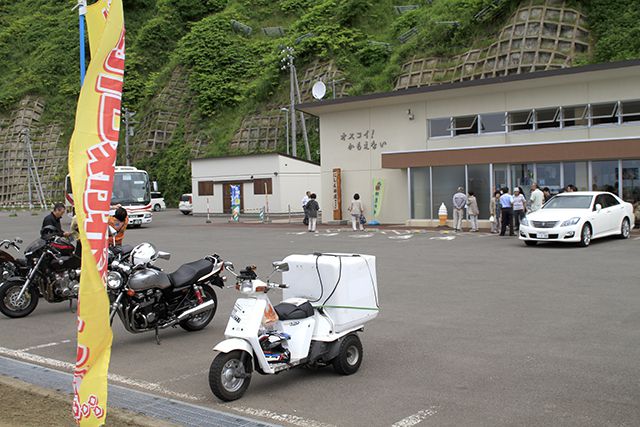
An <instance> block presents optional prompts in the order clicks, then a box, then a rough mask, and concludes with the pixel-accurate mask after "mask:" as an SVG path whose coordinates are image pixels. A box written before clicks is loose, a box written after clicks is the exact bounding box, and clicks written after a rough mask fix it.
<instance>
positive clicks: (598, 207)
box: [596, 203, 602, 212]
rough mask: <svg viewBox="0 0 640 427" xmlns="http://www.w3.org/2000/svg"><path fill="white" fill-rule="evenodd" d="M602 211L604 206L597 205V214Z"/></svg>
mask: <svg viewBox="0 0 640 427" xmlns="http://www.w3.org/2000/svg"><path fill="white" fill-rule="evenodd" d="M601 210H602V205H601V204H600V203H596V212H600V211H601Z"/></svg>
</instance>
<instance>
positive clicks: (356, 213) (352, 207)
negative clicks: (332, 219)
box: [348, 193, 364, 231]
mask: <svg viewBox="0 0 640 427" xmlns="http://www.w3.org/2000/svg"><path fill="white" fill-rule="evenodd" d="M348 210H349V213H350V214H351V227H352V228H353V231H356V230H357V229H358V228H357V226H359V227H360V231H362V230H364V225H363V224H362V221H360V217H361V216H362V214H364V207H363V206H362V202H361V201H360V195H359V194H358V193H356V194H354V195H353V200H352V201H351V203H350V204H349V209H348Z"/></svg>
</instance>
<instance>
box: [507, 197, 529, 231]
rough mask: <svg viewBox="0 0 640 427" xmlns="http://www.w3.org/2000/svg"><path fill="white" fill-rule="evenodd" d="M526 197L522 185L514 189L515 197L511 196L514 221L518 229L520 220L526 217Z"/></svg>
mask: <svg viewBox="0 0 640 427" xmlns="http://www.w3.org/2000/svg"><path fill="white" fill-rule="evenodd" d="M526 203H527V201H526V199H525V198H524V196H523V195H522V191H520V187H516V188H514V189H513V197H512V198H511V207H512V208H513V222H514V228H515V230H516V231H518V230H520V220H521V219H522V218H524V214H525V212H526Z"/></svg>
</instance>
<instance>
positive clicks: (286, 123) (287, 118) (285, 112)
mask: <svg viewBox="0 0 640 427" xmlns="http://www.w3.org/2000/svg"><path fill="white" fill-rule="evenodd" d="M280 111H282V112H284V119H285V126H286V130H287V154H290V153H289V109H288V108H287V107H282V108H281V109H280Z"/></svg>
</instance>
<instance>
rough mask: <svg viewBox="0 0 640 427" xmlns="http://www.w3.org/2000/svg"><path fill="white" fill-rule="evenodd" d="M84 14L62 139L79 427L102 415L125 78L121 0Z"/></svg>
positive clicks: (104, 2)
mask: <svg viewBox="0 0 640 427" xmlns="http://www.w3.org/2000/svg"><path fill="white" fill-rule="evenodd" d="M86 19H87V27H88V30H89V41H90V47H91V62H90V63H89V68H88V70H87V74H86V76H85V80H84V84H83V86H82V89H81V91H80V98H79V100H78V107H77V110H76V121H75V128H74V131H73V135H72V137H71V143H70V145H69V174H70V175H71V186H72V188H73V200H74V202H75V210H76V216H77V220H78V226H79V229H80V241H81V243H82V274H81V278H80V292H79V296H78V311H77V314H78V322H77V326H78V345H77V359H76V367H75V370H74V372H73V390H74V399H73V415H74V417H75V419H76V421H77V422H78V423H79V424H80V425H82V426H99V425H102V424H104V423H105V419H106V414H107V374H108V370H109V359H110V357H111V341H112V337H113V335H112V333H111V327H110V325H109V298H108V296H107V292H106V289H105V279H106V274H107V252H106V251H107V235H108V232H107V221H108V219H109V211H110V204H111V203H110V202H111V192H112V187H113V174H114V167H115V162H116V151H117V148H118V134H119V130H120V101H121V98H122V81H123V76H124V50H125V49H124V34H125V31H124V16H123V10H122V0H99V1H98V2H97V3H94V4H92V5H91V6H89V7H88V8H87V14H86Z"/></svg>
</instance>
